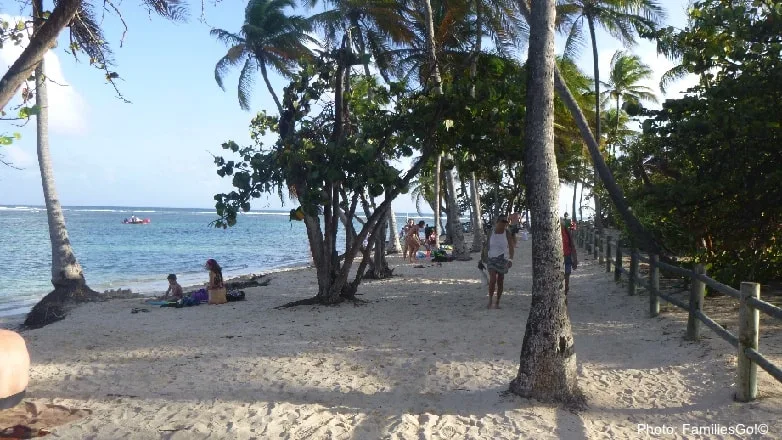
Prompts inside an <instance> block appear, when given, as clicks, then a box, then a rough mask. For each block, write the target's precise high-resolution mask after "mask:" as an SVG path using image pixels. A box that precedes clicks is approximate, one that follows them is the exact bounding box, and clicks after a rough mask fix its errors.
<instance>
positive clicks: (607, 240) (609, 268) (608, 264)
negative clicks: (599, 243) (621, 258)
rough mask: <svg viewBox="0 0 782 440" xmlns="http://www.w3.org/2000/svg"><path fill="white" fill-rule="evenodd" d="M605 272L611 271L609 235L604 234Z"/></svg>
mask: <svg viewBox="0 0 782 440" xmlns="http://www.w3.org/2000/svg"><path fill="white" fill-rule="evenodd" d="M606 273H611V236H610V235H606Z"/></svg>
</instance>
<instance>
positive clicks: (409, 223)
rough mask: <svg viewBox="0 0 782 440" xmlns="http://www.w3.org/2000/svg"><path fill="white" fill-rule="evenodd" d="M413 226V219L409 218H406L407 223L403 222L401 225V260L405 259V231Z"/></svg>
mask: <svg viewBox="0 0 782 440" xmlns="http://www.w3.org/2000/svg"><path fill="white" fill-rule="evenodd" d="M412 227H413V219H411V218H409V219H407V224H405V225H404V226H403V227H402V232H401V233H400V234H399V239H400V240H402V260H405V259H407V250H408V246H407V233H408V232H409V231H410V228H412Z"/></svg>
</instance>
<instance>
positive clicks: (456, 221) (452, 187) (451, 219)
mask: <svg viewBox="0 0 782 440" xmlns="http://www.w3.org/2000/svg"><path fill="white" fill-rule="evenodd" d="M449 157H450V156H449ZM445 182H446V184H447V185H448V232H450V234H451V244H452V245H453V254H452V255H453V258H454V259H456V260H461V261H466V260H470V259H471V258H470V252H469V251H468V250H467V246H466V245H465V243H464V231H462V222H461V220H460V218H459V203H458V202H457V200H456V182H455V179H454V176H453V170H445Z"/></svg>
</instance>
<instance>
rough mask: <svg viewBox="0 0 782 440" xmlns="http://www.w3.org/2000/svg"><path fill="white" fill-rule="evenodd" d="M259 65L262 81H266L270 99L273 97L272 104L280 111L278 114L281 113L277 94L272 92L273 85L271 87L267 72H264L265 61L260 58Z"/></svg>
mask: <svg viewBox="0 0 782 440" xmlns="http://www.w3.org/2000/svg"><path fill="white" fill-rule="evenodd" d="M258 64H260V65H261V76H262V77H263V82H264V83H266V88H267V89H268V90H269V93H270V94H271V95H272V99H274V104H275V105H277V111H278V112H280V113H279V114H280V115H282V104H280V98H278V97H277V94H276V93H275V92H274V87H272V83H270V82H269V74H268V73H267V72H266V62H265V61H264V60H260V61H259V63H258Z"/></svg>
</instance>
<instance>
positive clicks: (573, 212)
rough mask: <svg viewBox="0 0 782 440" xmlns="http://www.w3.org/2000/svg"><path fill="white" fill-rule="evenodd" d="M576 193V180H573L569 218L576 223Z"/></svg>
mask: <svg viewBox="0 0 782 440" xmlns="http://www.w3.org/2000/svg"><path fill="white" fill-rule="evenodd" d="M577 192H578V179H574V181H573V211H571V214H572V215H571V217H572V218H573V221H576V222H578V219H577V218H576V193H577Z"/></svg>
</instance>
